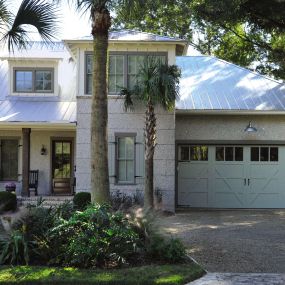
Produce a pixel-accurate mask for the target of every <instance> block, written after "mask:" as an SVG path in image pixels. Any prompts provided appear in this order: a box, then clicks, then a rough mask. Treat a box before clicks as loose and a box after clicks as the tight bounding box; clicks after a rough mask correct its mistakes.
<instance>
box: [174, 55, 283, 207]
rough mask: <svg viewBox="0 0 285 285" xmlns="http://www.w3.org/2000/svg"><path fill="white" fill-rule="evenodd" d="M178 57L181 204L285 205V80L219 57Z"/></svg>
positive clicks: (178, 197) (178, 191)
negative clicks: (284, 82) (281, 80)
mask: <svg viewBox="0 0 285 285" xmlns="http://www.w3.org/2000/svg"><path fill="white" fill-rule="evenodd" d="M176 62H177V64H178V65H179V66H180V68H181V70H182V78H181V81H180V99H179V100H178V101H177V102H176V117H175V141H176V206H177V207H193V208H222V209H225V208H237V209H240V208H285V85H284V84H282V83H280V82H278V81H275V80H273V79H271V78H268V77H265V76H262V75H259V74H257V73H254V72H252V71H250V70H247V69H245V68H241V67H239V66H236V65H234V64H231V63H228V62H225V61H223V60H220V59H217V58H215V57H210V56H192V57H191V56H190V57H189V56H188V57H178V58H177V61H176ZM250 122H251V124H250Z"/></svg>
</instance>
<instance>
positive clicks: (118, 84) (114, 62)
mask: <svg viewBox="0 0 285 285" xmlns="http://www.w3.org/2000/svg"><path fill="white" fill-rule="evenodd" d="M153 57H154V58H156V59H157V60H158V61H161V62H163V63H165V62H166V61H167V54H166V53H155V52H152V53H146V52H145V53H143V52H140V53H136V52H129V53H127V52H124V53H110V56H109V68H108V71H109V74H108V94H110V95H116V94H118V93H119V92H120V90H121V88H122V87H126V86H127V87H128V88H132V87H133V86H134V85H135V83H136V77H137V74H138V72H139V69H140V67H141V66H142V65H143V63H144V61H145V60H147V59H148V58H153ZM85 61H86V64H85V67H86V68H85V92H86V94H91V93H92V70H93V66H92V65H93V64H92V63H93V55H92V54H90V53H86V56H85Z"/></svg>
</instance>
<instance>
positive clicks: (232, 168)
mask: <svg viewBox="0 0 285 285" xmlns="http://www.w3.org/2000/svg"><path fill="white" fill-rule="evenodd" d="M215 175H216V176H218V177H232V178H243V177H244V165H243V164H229V163H225V164H216V165H215Z"/></svg>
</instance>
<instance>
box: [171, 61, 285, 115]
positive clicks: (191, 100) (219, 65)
mask: <svg viewBox="0 0 285 285" xmlns="http://www.w3.org/2000/svg"><path fill="white" fill-rule="evenodd" d="M176 64H177V65H178V66H179V67H180V68H181V71H182V77H181V80H180V99H179V100H177V102H176V109H177V110H185V111H186V110H193V111H194V110H195V111H203V110H204V111H206V110H212V111H213V110H225V111H234V110H239V111H285V85H284V84H281V83H280V82H278V81H276V80H273V79H271V78H268V77H266V76H263V75H260V74H257V73H255V72H252V71H250V70H248V69H246V68H242V67H240V66H237V65H235V64H232V63H229V62H226V61H224V60H221V59H218V58H216V57H212V56H182V57H176Z"/></svg>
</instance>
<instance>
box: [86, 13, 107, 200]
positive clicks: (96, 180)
mask: <svg viewBox="0 0 285 285" xmlns="http://www.w3.org/2000/svg"><path fill="white" fill-rule="evenodd" d="M110 26H111V18H110V14H109V11H108V10H107V9H100V10H99V11H98V10H94V11H92V35H93V52H94V56H93V92H92V110H91V200H92V202H97V203H105V202H109V201H110V189H109V171H108V140H107V133H108V129H107V128H108V98H107V62H108V61H107V56H108V35H109V28H110Z"/></svg>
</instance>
